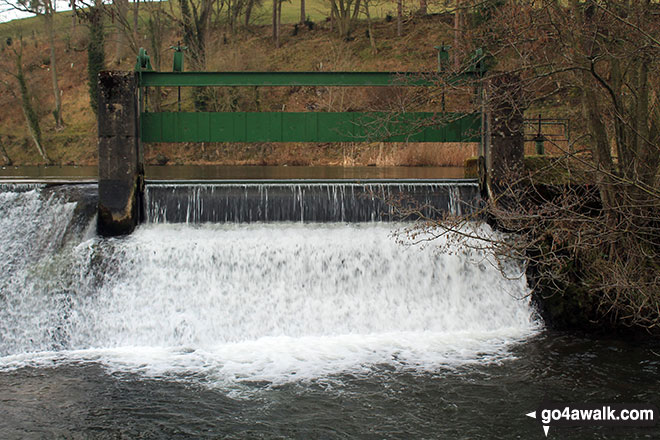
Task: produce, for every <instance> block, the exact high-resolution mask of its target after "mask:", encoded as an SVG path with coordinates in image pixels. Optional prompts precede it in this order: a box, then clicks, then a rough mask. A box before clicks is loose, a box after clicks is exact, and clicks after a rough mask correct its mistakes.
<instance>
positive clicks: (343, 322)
mask: <svg viewBox="0 0 660 440" xmlns="http://www.w3.org/2000/svg"><path fill="white" fill-rule="evenodd" d="M168 185H169V184H167V183H161V184H152V183H148V184H147V192H146V194H147V196H149V197H151V199H150V200H151V202H150V205H149V206H151V207H152V208H154V209H155V208H156V207H157V206H158V204H159V203H160V201H162V199H160V197H161V196H157V194H159V191H175V192H179V195H178V196H177V197H178V200H179V201H180V203H185V200H187V201H188V203H190V204H191V206H197V207H198V208H199V209H200V211H199V212H198V213H197V214H194V215H192V214H191V215H192V216H191V218H189V219H188V221H189V222H190V223H192V221H205V219H204V217H203V216H204V215H207V214H206V213H207V211H206V209H207V207H206V206H205V205H203V204H197V205H196V203H198V201H200V200H204V193H205V192H209V191H210V192H213V191H216V192H217V191H220V192H222V191H227V192H231V191H238V189H237V188H238V187H234V188H233V189H232V187H231V185H229V186H222V185H215V184H214V185H206V186H203V185H191V186H189V187H187V188H186V187H185V186H183V187H180V186H177V187H175V188H173V187H168ZM241 185H243V184H241ZM306 185H308V187H306V188H305V187H304V186H305V185H304V184H300V186H299V187H298V188H295V187H289V188H285V190H286V191H297V192H298V193H301V192H306V191H308V190H309V188H312V187H314V185H318V188H317V189H318V190H319V194H320V193H323V194H326V195H327V194H329V195H332V194H333V191H335V192H334V194H335V195H336V196H337V197H338V198H341V197H340V193H341V192H342V191H345V192H347V193H350V185H348V184H346V183H337V184H336V185H335V186H334V187H331V186H328V184H327V183H321V184H313V183H308V184H306ZM373 185H375V186H378V185H382V184H375V183H374V184H373ZM399 185H402V186H405V185H413V184H409V183H408V184H406V183H400V184H399ZM428 185H430V186H431V187H432V186H433V185H436V186H437V188H436V189H438V188H447V189H448V193H451V191H452V190H451V189H450V188H459V189H458V193H460V192H462V191H467V192H468V194H471V193H472V191H474V188H473V187H474V184H472V183H465V184H464V185H463V186H461V185H460V184H459V185H454V186H451V185H445V184H443V183H441V182H439V183H431V184H428ZM443 185H444V186H443ZM384 186H386V185H384ZM384 186H381V188H380V189H381V190H383V191H385V188H384ZM258 188H261V189H263V188H264V187H263V186H259V187H257V188H255V191H258V190H259V189H258ZM95 190H96V188H95V186H94V185H80V186H71V185H63V186H58V187H56V188H49V187H46V186H37V187H34V186H28V187H10V186H6V187H4V188H2V190H0V214H1V215H0V226H2V227H1V228H0V241H1V242H0V269H2V270H0V372H2V371H7V370H12V369H16V368H21V367H24V366H32V367H37V368H39V367H48V368H51V367H53V366H56V365H62V364H64V365H69V364H70V365H72V367H71V368H80V366H81V365H84V364H101V365H104V366H105V367H107V369H108V370H110V371H119V372H122V371H123V372H128V373H131V374H138V375H144V376H147V377H155V378H158V380H161V381H162V380H164V378H168V377H174V378H175V379H176V380H181V378H183V380H193V381H197V380H200V381H201V382H203V383H204V384H210V385H211V386H213V387H235V386H237V384H241V383H247V384H250V383H255V382H260V381H267V382H269V383H275V384H277V383H286V382H294V381H299V380H314V379H315V378H322V377H327V376H332V375H336V374H341V373H344V372H349V373H350V372H355V373H358V374H360V372H364V371H368V370H370V369H378V368H380V367H379V366H382V365H387V367H386V368H392V370H391V371H395V370H396V371H398V370H405V369H412V370H413V371H431V372H433V371H437V370H438V369H439V368H440V369H441V368H446V367H447V366H449V367H452V366H459V365H464V364H469V363H473V362H489V359H494V360H496V359H499V358H501V357H502V356H506V355H507V354H506V353H507V347H508V346H509V345H510V344H511V343H512V342H513V341H516V340H520V339H521V338H525V337H527V336H529V335H530V334H533V333H534V332H535V331H536V329H537V327H538V324H537V323H536V321H535V319H534V314H533V310H532V308H531V306H530V304H529V300H528V299H521V298H524V297H525V295H526V293H527V290H526V286H525V279H524V276H522V277H515V276H512V277H511V278H507V277H504V276H502V274H500V272H499V271H498V269H497V268H496V267H495V266H494V265H492V264H490V263H489V262H488V259H489V257H488V255H487V254H485V253H476V254H473V255H470V254H466V253H464V252H461V251H460V250H459V249H458V248H456V249H455V252H451V253H447V254H444V253H438V252H437V251H436V249H435V247H434V246H425V247H420V246H413V247H402V246H401V245H400V244H399V243H398V242H397V241H396V240H395V239H394V238H393V237H392V236H391V234H392V232H393V231H394V230H396V229H398V228H401V227H403V226H404V224H402V223H382V222H372V223H301V222H270V223H251V224H244V225H237V224H236V223H235V222H239V221H241V219H240V218H239V217H240V215H245V212H243V213H242V214H240V215H239V213H237V214H236V218H234V219H233V220H231V221H229V222H227V223H220V224H213V223H206V224H201V225H191V224H167V223H158V222H161V221H168V222H169V221H171V220H170V219H168V218H167V217H168V215H169V214H168V212H167V210H165V211H163V212H161V214H162V216H161V217H158V216H156V217H154V218H152V221H153V223H149V224H144V225H142V226H141V227H140V228H139V229H137V230H136V231H135V233H133V234H131V235H130V236H126V237H123V238H122V239H120V240H116V239H106V238H103V237H100V236H98V235H96V234H94V233H93V230H92V233H89V231H88V226H89V225H90V224H93V222H94V221H93V215H94V213H93V210H92V211H91V212H90V210H89V209H87V207H88V206H89V205H90V203H89V202H90V197H89V195H90V194H92V199H93V195H94V193H95ZM282 190H283V189H282V187H280V188H268V193H269V197H273V191H275V192H277V191H282ZM390 190H392V191H393V190H394V188H391V189H390ZM190 191H192V192H190ZM240 191H241V192H242V194H245V192H246V191H249V188H248V186H241V187H240ZM196 194H198V195H199V197H198V195H196ZM255 194H257V193H256V192H255ZM216 195H217V194H216ZM455 195H456V194H455ZM324 197H326V196H325V195H324ZM333 197H334V196H333ZM342 197H344V203H345V205H346V206H348V205H349V204H350V203H349V200H352V201H351V203H358V204H359V202H358V201H357V199H355V200H353V199H350V197H349V196H348V194H344V195H343V196H342ZM213 199H214V200H216V199H217V197H213ZM159 200H160V201H159ZM165 200H171V199H167V198H166V199H165ZM328 200H330V198H328ZM338 200H339V199H338ZM454 202H456V203H458V201H457V200H454ZM454 202H451V201H448V202H447V203H450V204H451V203H454ZM168 203H170V202H168ZM177 203H179V202H177ZM303 203H309V202H308V201H306V200H303ZM319 203H320V204H321V205H323V203H321V202H319ZM324 203H325V202H324ZM338 203H339V202H338ZM91 205H92V206H93V203H92V204H91ZM232 206H236V205H234V204H232ZM457 206H458V205H456V207H457ZM317 209H320V211H321V212H322V211H323V209H321V208H317ZM176 212H181V210H179V209H177V210H176ZM192 212H193V211H191V213H192ZM202 213H204V214H202ZM156 214H158V210H156ZM161 214H158V215H161ZM195 216H198V217H195ZM483 227H487V226H483ZM442 240H443V239H441V241H442ZM450 246H455V245H451V244H450ZM452 249H453V248H452Z"/></svg>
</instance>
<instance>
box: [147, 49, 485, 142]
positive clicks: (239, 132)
mask: <svg viewBox="0 0 660 440" xmlns="http://www.w3.org/2000/svg"><path fill="white" fill-rule="evenodd" d="M173 49H175V59H174V71H173V72H155V71H153V70H152V69H151V65H150V62H149V57H148V55H147V54H146V52H145V51H144V50H143V49H141V50H140V55H139V56H138V62H137V65H136V70H137V71H138V80H139V87H140V94H141V96H146V94H144V93H143V91H142V90H143V89H144V88H146V87H179V88H180V87H209V86H213V87H243V86H253V87H278V86H289V87H292V86H327V87H333V86H334V87H401V86H407V87H410V86H412V87H431V86H437V81H436V80H435V79H434V78H435V77H436V76H437V74H435V73H432V72H427V73H414V72H183V58H182V57H183V53H182V49H183V47H181V46H174V47H173ZM443 50H445V52H444V53H446V49H444V47H443V48H441V51H440V53H439V57H438V59H439V70H442V63H443V62H444V60H445V59H446V57H444V56H443V54H444V53H443V52H442V51H443ZM481 74H483V63H482V62H477V63H476V64H475V65H474V67H473V68H472V69H471V70H470V71H469V72H466V73H465V74H463V75H461V76H460V78H459V77H457V78H456V81H465V80H469V79H470V78H474V77H476V76H480V75H481ZM140 101H142V99H141V100H140ZM481 125H482V115H481V113H456V112H402V113H391V112H181V111H179V112H149V111H146V109H145V108H143V109H142V110H141V112H140V133H141V134H140V138H141V141H142V142H146V143H149V142H372V141H379V142H480V141H481Z"/></svg>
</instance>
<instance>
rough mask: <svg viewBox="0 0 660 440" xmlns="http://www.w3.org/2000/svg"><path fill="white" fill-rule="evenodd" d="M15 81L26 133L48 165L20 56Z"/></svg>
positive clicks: (48, 160)
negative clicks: (26, 129) (26, 128)
mask: <svg viewBox="0 0 660 440" xmlns="http://www.w3.org/2000/svg"><path fill="white" fill-rule="evenodd" d="M16 80H17V81H18V89H19V91H20V93H21V107H22V109H23V115H24V116H25V121H26V122H27V127H28V132H29V133H30V137H31V138H32V141H34V145H35V147H37V151H38V152H39V155H40V156H41V158H42V159H43V160H45V161H46V164H48V165H50V164H51V161H50V159H49V158H48V155H47V154H46V150H45V149H44V147H43V145H42V143H41V127H40V126H39V116H38V115H37V112H35V111H34V107H32V102H31V101H30V93H29V91H28V87H27V82H26V81H25V75H24V74H23V63H22V57H20V56H19V57H17V58H16Z"/></svg>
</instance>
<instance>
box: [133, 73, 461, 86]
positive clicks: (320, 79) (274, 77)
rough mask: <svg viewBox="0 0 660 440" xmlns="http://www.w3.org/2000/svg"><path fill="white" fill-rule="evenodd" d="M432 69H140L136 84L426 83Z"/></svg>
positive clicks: (432, 77)
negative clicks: (277, 70)
mask: <svg viewBox="0 0 660 440" xmlns="http://www.w3.org/2000/svg"><path fill="white" fill-rule="evenodd" d="M468 76H469V75H468ZM436 82H437V73H433V72H426V73H424V72H418V73H417V72H142V73H141V75H140V86H143V87H144V86H149V87H152V86H160V87H177V86H182V87H206V86H342V87H343V86H430V85H433V84H435V83H436Z"/></svg>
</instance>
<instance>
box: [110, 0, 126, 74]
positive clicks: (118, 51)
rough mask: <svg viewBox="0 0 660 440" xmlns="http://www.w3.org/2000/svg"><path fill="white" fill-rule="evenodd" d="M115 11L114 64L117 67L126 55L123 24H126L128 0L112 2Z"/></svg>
mask: <svg viewBox="0 0 660 440" xmlns="http://www.w3.org/2000/svg"><path fill="white" fill-rule="evenodd" d="M113 4H114V6H115V11H116V12H117V16H118V18H117V25H116V26H115V29H116V31H115V34H116V41H115V60H114V63H115V64H116V65H118V66H119V64H120V63H121V60H122V59H123V58H124V54H125V53H126V32H128V30H127V29H125V28H124V24H125V23H126V22H127V19H128V17H127V14H128V0H114V1H113Z"/></svg>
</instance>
